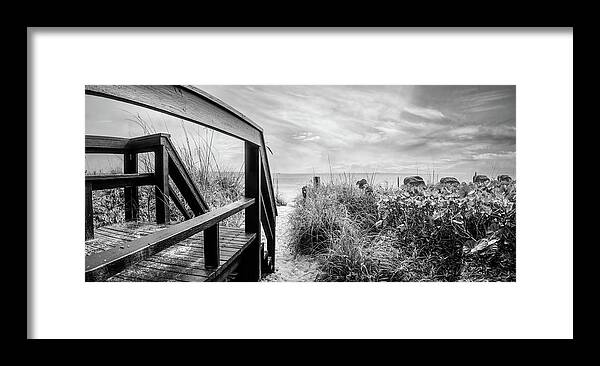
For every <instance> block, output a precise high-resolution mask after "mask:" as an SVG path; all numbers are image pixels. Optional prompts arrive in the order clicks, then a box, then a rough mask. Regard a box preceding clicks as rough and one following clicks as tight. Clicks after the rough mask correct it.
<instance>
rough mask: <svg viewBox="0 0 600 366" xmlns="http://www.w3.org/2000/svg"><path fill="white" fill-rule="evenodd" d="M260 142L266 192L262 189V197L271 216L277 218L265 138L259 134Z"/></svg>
mask: <svg viewBox="0 0 600 366" xmlns="http://www.w3.org/2000/svg"><path fill="white" fill-rule="evenodd" d="M260 140H261V142H262V144H261V148H260V153H261V159H262V169H263V170H264V174H265V180H264V183H263V185H265V186H266V190H265V189H264V188H265V187H263V191H264V192H263V195H264V196H267V197H268V199H269V202H270V205H269V206H270V207H269V208H270V210H271V212H272V215H273V216H277V205H276V204H275V191H274V190H273V181H272V179H271V170H270V168H269V159H268V157H267V149H266V146H267V145H266V144H265V138H264V136H263V135H262V134H261V135H260ZM265 183H266V184H265Z"/></svg>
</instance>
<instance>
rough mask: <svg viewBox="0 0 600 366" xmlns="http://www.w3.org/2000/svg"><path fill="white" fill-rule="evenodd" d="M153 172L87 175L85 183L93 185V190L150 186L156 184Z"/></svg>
mask: <svg viewBox="0 0 600 366" xmlns="http://www.w3.org/2000/svg"><path fill="white" fill-rule="evenodd" d="M154 180H155V179H154V174H153V173H141V174H113V175H86V176H85V183H86V184H90V185H91V186H92V191H96V190H99V189H111V188H121V187H134V186H149V185H153V184H154Z"/></svg>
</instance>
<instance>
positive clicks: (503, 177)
mask: <svg viewBox="0 0 600 366" xmlns="http://www.w3.org/2000/svg"><path fill="white" fill-rule="evenodd" d="M498 181H500V182H504V183H510V182H511V181H512V178H511V177H510V176H509V175H506V174H501V175H499V176H498Z"/></svg>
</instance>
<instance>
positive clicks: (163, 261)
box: [85, 222, 256, 282]
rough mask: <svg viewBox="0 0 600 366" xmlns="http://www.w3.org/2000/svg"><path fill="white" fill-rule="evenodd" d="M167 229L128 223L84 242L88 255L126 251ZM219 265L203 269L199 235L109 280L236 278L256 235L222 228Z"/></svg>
mask: <svg viewBox="0 0 600 366" xmlns="http://www.w3.org/2000/svg"><path fill="white" fill-rule="evenodd" d="M164 228H166V225H160V224H156V223H154V222H126V223H122V224H115V225H110V226H104V227H101V228H98V229H96V232H95V234H96V236H95V238H94V239H91V240H87V241H86V242H85V252H86V255H92V254H97V253H101V252H103V251H106V250H109V249H114V248H123V249H125V248H126V247H127V243H128V242H130V241H132V240H134V239H137V238H140V237H143V236H146V235H149V234H152V233H154V232H157V231H160V230H162V229H164ZM219 231H220V254H221V255H220V264H219V267H217V268H215V269H206V268H205V265H204V234H203V232H200V233H198V234H195V235H192V236H191V237H189V238H187V239H185V240H182V241H180V242H178V243H176V244H173V245H172V246H170V247H168V248H167V249H164V250H162V251H160V252H158V253H156V254H154V255H152V256H150V257H148V258H147V259H145V260H142V261H140V262H137V263H135V264H133V265H131V266H129V267H127V268H126V269H124V270H123V271H121V272H119V273H117V274H115V275H113V276H112V277H110V278H108V279H107V280H106V281H108V282H115V281H116V282H122V281H126V282H131V281H135V282H140V281H143V282H174V281H177V282H179V281H183V282H203V281H225V280H232V279H234V278H235V274H236V272H235V271H236V270H237V268H238V265H239V260H240V259H241V254H242V253H243V252H244V250H245V249H246V248H247V246H248V245H249V244H250V243H251V242H252V240H253V239H254V237H255V236H256V234H254V233H245V232H244V229H237V228H230V227H225V226H220V227H219Z"/></svg>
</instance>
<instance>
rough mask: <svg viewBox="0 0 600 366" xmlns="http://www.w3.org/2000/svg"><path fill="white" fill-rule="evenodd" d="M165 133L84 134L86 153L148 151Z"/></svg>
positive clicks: (167, 135)
mask: <svg viewBox="0 0 600 366" xmlns="http://www.w3.org/2000/svg"><path fill="white" fill-rule="evenodd" d="M170 136H171V135H169V134H167V133H154V134H152V135H144V136H137V137H129V138H128V137H116V136H99V135H85V152H86V154H124V153H125V152H130V151H135V152H138V153H140V152H150V151H153V149H154V147H156V146H157V145H160V144H161V139H162V138H165V137H167V138H168V137H170Z"/></svg>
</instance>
